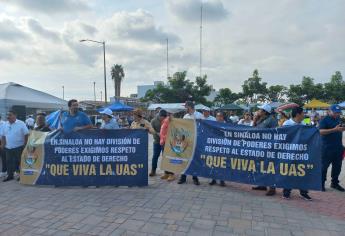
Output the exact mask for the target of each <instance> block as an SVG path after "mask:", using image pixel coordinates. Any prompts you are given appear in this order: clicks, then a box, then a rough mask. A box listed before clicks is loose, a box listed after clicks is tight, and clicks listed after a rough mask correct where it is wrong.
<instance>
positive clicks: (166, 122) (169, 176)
mask: <svg viewBox="0 0 345 236" xmlns="http://www.w3.org/2000/svg"><path fill="white" fill-rule="evenodd" d="M162 111H164V112H167V111H165V110H161V111H160V112H159V113H160V114H161V112H162ZM171 118H172V112H168V113H167V117H166V118H165V119H164V120H163V122H162V126H161V130H160V133H159V137H160V141H159V143H160V145H161V146H162V150H163V152H164V145H165V141H166V139H167V135H168V130H169V123H170V120H171ZM175 178H176V177H175V175H174V173H172V172H169V171H165V172H164V175H163V176H162V177H161V179H166V180H168V181H173V180H175Z"/></svg>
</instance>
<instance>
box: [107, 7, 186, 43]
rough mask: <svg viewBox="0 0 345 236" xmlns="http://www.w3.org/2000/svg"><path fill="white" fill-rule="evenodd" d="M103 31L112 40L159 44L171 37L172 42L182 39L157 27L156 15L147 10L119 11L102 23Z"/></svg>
mask: <svg viewBox="0 0 345 236" xmlns="http://www.w3.org/2000/svg"><path fill="white" fill-rule="evenodd" d="M102 28H103V32H104V34H105V36H106V37H107V38H109V39H110V40H122V41H127V40H131V41H136V42H144V43H153V44H157V43H158V44H159V43H161V42H163V41H165V39H166V38H169V40H170V42H171V43H177V42H179V41H180V39H179V38H178V37H177V36H176V35H175V34H171V33H167V32H165V31H164V30H163V29H162V28H160V27H157V26H156V23H155V21H154V17H153V16H152V15H151V14H150V13H149V12H147V11H144V10H141V9H139V10H136V11H134V12H125V11H122V12H117V13H115V14H113V16H112V17H111V18H109V19H107V20H105V22H104V23H103V24H102Z"/></svg>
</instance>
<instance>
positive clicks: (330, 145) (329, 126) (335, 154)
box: [319, 105, 345, 192]
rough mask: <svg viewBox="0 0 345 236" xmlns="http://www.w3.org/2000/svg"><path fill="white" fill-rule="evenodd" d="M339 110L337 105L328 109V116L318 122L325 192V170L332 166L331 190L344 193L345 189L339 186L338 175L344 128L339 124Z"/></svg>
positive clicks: (323, 189)
mask: <svg viewBox="0 0 345 236" xmlns="http://www.w3.org/2000/svg"><path fill="white" fill-rule="evenodd" d="M340 114H341V109H340V107H339V106H338V105H332V106H330V108H329V113H328V115H327V116H326V117H325V118H323V119H322V120H321V121H320V125H319V128H320V134H321V140H322V154H321V158H322V191H325V190H326V189H325V181H326V176H327V170H328V167H329V165H330V164H332V174H331V175H332V184H331V188H334V189H336V190H338V191H341V192H344V191H345V189H344V188H343V187H342V186H340V185H339V175H340V171H341V164H342V159H343V158H342V154H343V150H344V147H343V143H342V138H343V131H345V127H342V125H341V124H340V123H341V122H340Z"/></svg>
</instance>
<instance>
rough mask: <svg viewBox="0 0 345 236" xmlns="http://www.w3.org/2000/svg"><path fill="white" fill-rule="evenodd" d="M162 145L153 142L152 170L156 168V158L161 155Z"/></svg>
mask: <svg viewBox="0 0 345 236" xmlns="http://www.w3.org/2000/svg"><path fill="white" fill-rule="evenodd" d="M161 152H162V146H161V145H160V144H159V143H153V155H152V170H153V171H155V170H156V169H157V162H158V158H159V156H160V155H161Z"/></svg>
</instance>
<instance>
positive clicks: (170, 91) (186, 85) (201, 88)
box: [142, 71, 212, 104]
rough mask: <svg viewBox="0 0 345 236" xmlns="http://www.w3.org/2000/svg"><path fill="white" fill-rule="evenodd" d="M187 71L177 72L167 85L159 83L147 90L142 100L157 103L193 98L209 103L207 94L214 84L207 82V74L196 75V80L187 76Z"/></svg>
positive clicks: (180, 101)
mask: <svg viewBox="0 0 345 236" xmlns="http://www.w3.org/2000/svg"><path fill="white" fill-rule="evenodd" d="M186 76H187V71H183V72H176V73H174V75H173V77H171V78H168V84H167V85H158V86H157V87H156V88H155V89H152V90H149V91H147V92H146V94H145V97H144V98H143V99H142V101H152V102H157V103H182V102H185V101H187V100H193V101H195V102H196V103H203V104H207V101H206V98H205V97H206V96H208V95H209V94H210V92H211V89H212V86H210V85H208V84H207V76H206V75H205V76H203V77H196V80H195V82H192V81H190V80H188V79H187V78H186Z"/></svg>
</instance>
